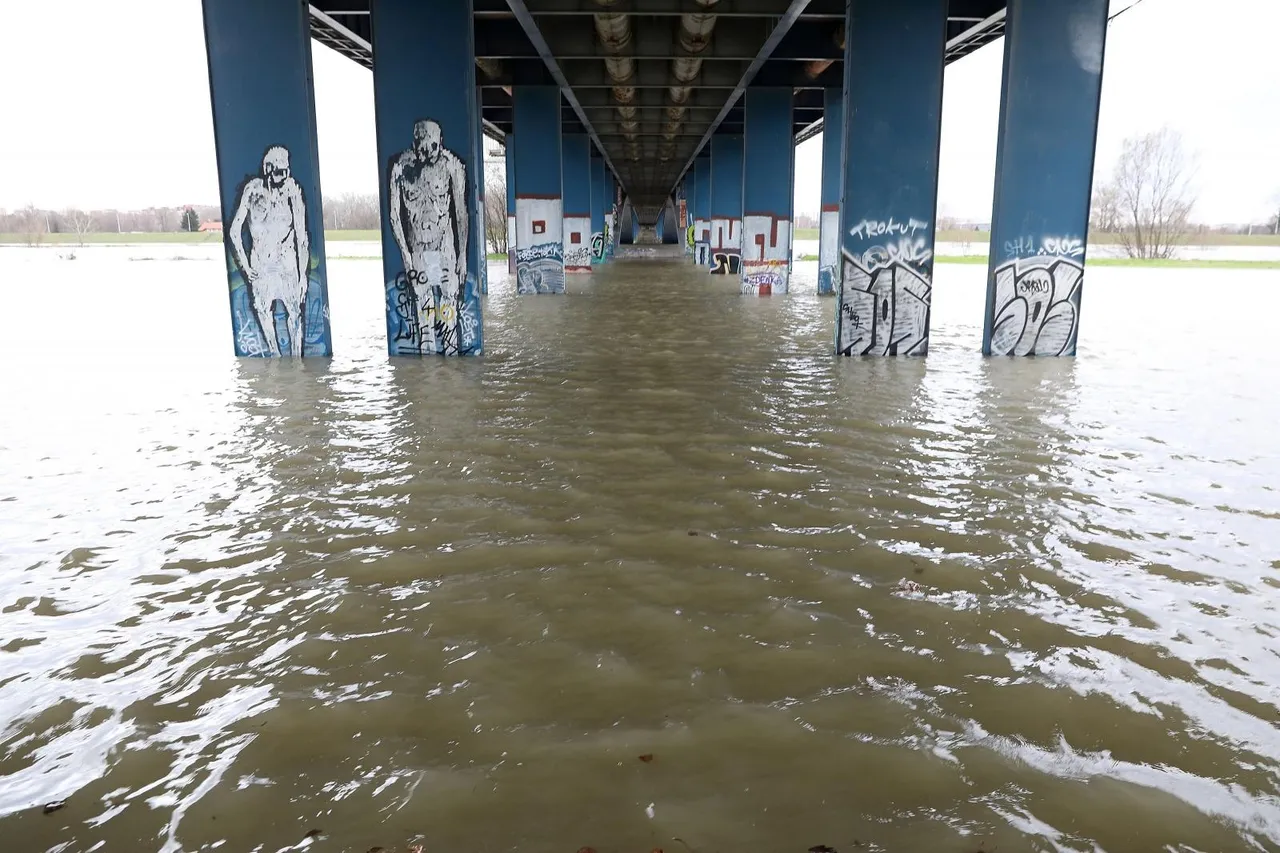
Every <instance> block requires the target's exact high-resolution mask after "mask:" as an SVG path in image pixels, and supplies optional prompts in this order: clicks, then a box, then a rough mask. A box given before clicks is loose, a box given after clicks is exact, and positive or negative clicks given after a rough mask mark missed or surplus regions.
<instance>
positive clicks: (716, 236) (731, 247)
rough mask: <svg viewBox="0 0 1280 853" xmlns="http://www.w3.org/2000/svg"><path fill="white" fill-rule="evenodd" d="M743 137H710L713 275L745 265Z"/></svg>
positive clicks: (737, 269) (732, 270)
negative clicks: (743, 260) (743, 253)
mask: <svg viewBox="0 0 1280 853" xmlns="http://www.w3.org/2000/svg"><path fill="white" fill-rule="evenodd" d="M742 176H743V171H742V135H741V134H723V135H716V136H713V137H711V272H712V274H713V275H737V274H738V273H739V272H740V270H741V266H742Z"/></svg>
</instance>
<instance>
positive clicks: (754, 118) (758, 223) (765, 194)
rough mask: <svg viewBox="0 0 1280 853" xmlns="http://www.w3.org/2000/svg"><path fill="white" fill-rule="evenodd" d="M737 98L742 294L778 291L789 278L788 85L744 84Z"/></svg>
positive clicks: (791, 152)
mask: <svg viewBox="0 0 1280 853" xmlns="http://www.w3.org/2000/svg"><path fill="white" fill-rule="evenodd" d="M743 100H744V102H745V106H744V108H745V111H746V134H745V135H744V136H745V138H744V142H743V177H742V206H743V208H744V209H745V213H744V214H743V217H742V293H743V294H747V295H758V296H768V295H770V294H774V293H778V294H782V293H786V292H787V287H788V283H789V282H790V279H791V198H792V178H793V173H794V163H795V142H794V141H793V139H792V132H791V89H790V88H781V87H779V88H774V87H769V88H760V89H748V90H747V92H746V95H745V96H744V98H743Z"/></svg>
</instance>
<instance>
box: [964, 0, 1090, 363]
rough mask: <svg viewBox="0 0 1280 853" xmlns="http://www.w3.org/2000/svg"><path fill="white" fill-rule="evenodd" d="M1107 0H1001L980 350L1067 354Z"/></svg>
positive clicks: (1080, 269) (1075, 319)
mask: <svg viewBox="0 0 1280 853" xmlns="http://www.w3.org/2000/svg"><path fill="white" fill-rule="evenodd" d="M1106 39H1107V0H1010V2H1009V9H1008V17H1007V19H1006V21H1005V37H1004V82H1003V86H1002V90H1001V96H1000V136H999V141H998V144H997V148H996V187H995V203H994V207H993V212H992V222H991V260H990V265H989V269H988V275H987V304H986V321H985V323H984V324H983V330H982V351H983V353H985V354H987V355H1075V353H1076V336H1077V333H1078V330H1079V322H1080V291H1081V286H1082V284H1083V280H1084V259H1085V232H1086V229H1087V228H1088V224H1089V198H1090V191H1091V187H1092V184H1093V164H1094V143H1095V141H1096V136H1097V131H1098V99H1099V96H1100V94H1101V91H1102V61H1103V54H1104V52H1105V45H1106Z"/></svg>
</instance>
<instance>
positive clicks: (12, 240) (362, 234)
mask: <svg viewBox="0 0 1280 853" xmlns="http://www.w3.org/2000/svg"><path fill="white" fill-rule="evenodd" d="M324 239H325V240H327V241H331V242H333V241H343V240H372V241H374V242H377V241H378V240H381V239H382V236H381V234H380V232H378V231H326V232H324ZM221 242H222V235H221V234H220V233H218V232H216V231H203V232H196V233H194V234H191V233H188V232H186V231H158V232H150V231H143V232H138V233H136V234H112V233H106V234H86V235H84V237H80V236H78V235H76V234H41V235H40V244H41V245H51V246H79V245H80V244H81V243H84V245H86V246H98V245H113V244H114V245H125V244H127V245H136V244H141V243H178V244H183V245H187V244H194V243H221ZM25 245H27V237H26V235H25V234H0V246H25Z"/></svg>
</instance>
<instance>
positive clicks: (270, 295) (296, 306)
mask: <svg viewBox="0 0 1280 853" xmlns="http://www.w3.org/2000/svg"><path fill="white" fill-rule="evenodd" d="M246 224H248V226H249V250H248V252H246V251H245V247H244V227H245V225H246ZM230 239H231V253H232V254H233V255H234V256H235V261H236V265H237V266H239V267H240V272H241V273H242V274H243V275H244V280H245V282H246V283H247V284H248V286H249V304H250V305H251V306H252V307H253V313H254V314H255V315H256V316H257V318H258V325H259V326H260V327H261V328H262V336H263V338H265V339H266V343H267V351H268V352H269V353H270V354H271V355H276V356H278V355H280V354H281V353H280V341H279V338H278V337H277V336H276V322H275V304H276V302H279V303H281V304H282V305H283V306H284V309H285V312H286V314H287V315H288V330H289V353H290V354H291V355H295V356H300V355H302V335H303V319H304V317H305V316H306V301H307V281H308V276H307V271H308V268H309V267H310V265H311V240H310V237H309V236H308V234H307V207H306V203H305V201H304V200H303V198H302V187H300V186H299V185H298V182H297V181H295V180H294V179H293V175H292V174H290V169H289V150H288V149H287V148H285V147H284V146H283V145H273V146H271V147H270V148H268V149H267V153H266V154H264V155H263V156H262V174H261V175H259V176H256V177H253V178H250V179H248V180H247V181H245V184H244V187H243V188H241V190H240V199H239V201H238V202H236V213H235V216H234V217H232V219H231V235H230Z"/></svg>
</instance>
